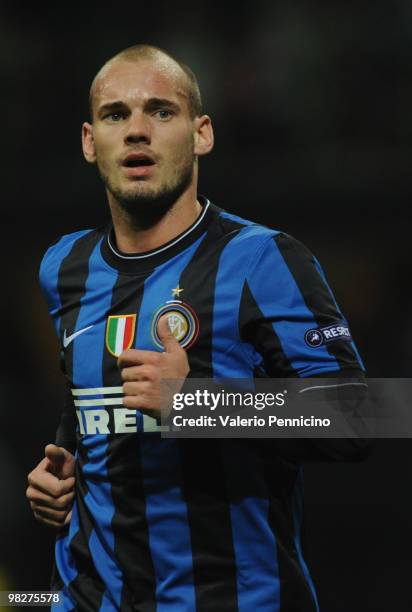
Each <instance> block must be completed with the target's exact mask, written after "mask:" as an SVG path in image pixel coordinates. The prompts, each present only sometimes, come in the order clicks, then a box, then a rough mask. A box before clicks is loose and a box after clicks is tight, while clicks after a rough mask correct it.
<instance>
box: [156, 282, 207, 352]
mask: <svg viewBox="0 0 412 612" xmlns="http://www.w3.org/2000/svg"><path fill="white" fill-rule="evenodd" d="M173 291H175V290H173ZM180 291H183V289H180ZM174 295H175V294H174ZM164 314H167V315H168V319H169V327H170V329H171V332H172V334H173V335H174V337H175V338H176V340H177V341H178V342H179V344H180V346H181V347H183V348H185V349H188V348H190V347H191V346H192V344H193V343H194V342H195V340H196V338H197V337H198V335H199V319H198V318H197V315H196V313H195V311H194V310H193V308H191V307H190V306H189V305H188V304H185V303H184V302H181V301H180V300H171V301H170V302H166V303H165V304H163V306H161V307H160V308H158V309H157V310H156V312H155V313H154V316H153V320H152V338H153V341H154V343H155V344H156V346H158V347H159V348H161V349H163V344H162V343H161V342H160V339H159V336H158V334H157V324H158V322H159V319H160V317H161V316H163V315H164Z"/></svg>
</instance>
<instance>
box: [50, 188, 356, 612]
mask: <svg viewBox="0 0 412 612" xmlns="http://www.w3.org/2000/svg"><path fill="white" fill-rule="evenodd" d="M199 200H200V201H201V203H202V207H203V210H202V214H201V215H200V217H199V218H198V220H197V221H196V222H195V223H194V224H193V225H192V226H191V227H190V228H189V229H188V230H186V231H185V232H184V233H182V234H181V235H179V236H178V237H177V238H175V239H173V240H172V241H170V242H168V243H167V244H165V245H163V246H162V247H160V248H157V249H155V250H153V251H150V252H146V253H140V254H135V255H133V254H128V255H125V254H123V253H121V252H119V251H118V249H117V247H116V243H115V237H114V233H113V229H112V228H111V227H109V228H104V229H98V230H86V231H80V232H76V233H73V234H69V235H66V236H63V237H62V238H61V239H60V240H59V241H58V242H57V243H55V244H54V245H53V246H52V247H50V248H49V250H48V251H47V252H46V254H45V256H44V258H43V261H42V264H41V268H40V281H41V285H42V288H43V291H44V294H45V297H46V300H47V303H48V307H49V311H50V314H51V316H52V318H53V321H54V325H55V328H56V332H57V335H58V337H59V340H60V342H61V349H62V364H63V368H64V372H65V374H66V377H67V380H68V387H69V393H68V398H67V401H66V405H65V408H64V410H63V414H62V417H61V422H60V425H59V428H58V432H57V439H56V443H57V444H59V445H62V446H64V447H66V448H67V449H69V450H71V452H73V453H74V454H75V456H76V495H75V501H74V505H73V513H72V518H71V522H70V525H69V526H67V527H65V528H63V529H61V530H60V532H59V535H58V537H57V540H56V547H55V568H54V572H53V578H52V588H54V589H58V590H61V591H62V593H63V599H64V603H63V606H61V607H59V608H56V610H57V609H59V610H66V611H68V610H82V611H83V610H84V611H87V612H91V611H100V610H104V611H112V610H113V611H114V610H122V611H125V612H131V611H135V612H155V611H156V612H195V611H196V612H209V611H212V610H213V612H235V611H239V612H250V611H254V610H256V611H259V612H285V611H287V612H314V611H316V610H318V604H317V599H316V594H315V590H314V587H313V584H312V581H311V578H310V575H309V572H308V569H307V566H306V564H305V561H304V558H303V555H302V548H301V542H300V530H301V514H302V483H301V471H300V460H299V459H297V458H294V457H293V456H292V457H291V456H290V455H288V454H284V452H283V451H282V447H281V446H277V441H276V440H261V441H257V440H247V439H192V440H190V439H162V438H161V435H160V433H159V427H158V425H157V422H156V421H155V420H154V419H152V418H150V417H148V416H143V415H142V413H141V412H139V411H138V410H128V409H126V408H125V407H124V406H123V405H122V380H121V376H120V372H119V369H118V367H117V357H118V356H119V355H120V353H121V352H122V351H123V350H125V349H126V348H129V347H135V348H139V349H146V350H152V351H161V350H162V345H161V343H160V340H159V338H158V337H157V321H158V320H159V318H160V316H162V314H165V313H169V321H170V324H171V326H172V330H173V333H174V335H175V337H176V338H177V339H178V340H179V342H180V344H181V345H182V346H183V347H185V348H186V350H187V355H188V359H189V365H190V374H189V376H192V377H197V378H217V379H222V378H224V379H226V378H250V379H252V378H253V377H254V376H256V375H257V373H259V375H267V376H270V377H282V378H284V377H289V376H295V377H310V376H324V375H327V374H328V373H334V375H339V374H340V373H347V372H358V373H360V372H361V370H362V369H363V366H362V363H361V361H360V358H359V356H358V354H357V350H356V347H355V345H354V344H353V342H352V340H351V339H350V337H349V338H348V337H347V336H345V335H344V334H343V333H337V334H335V336H334V337H330V338H329V340H330V341H327V342H326V341H324V342H323V343H322V345H321V346H320V345H319V344H317V342H318V340H317V337H318V335H319V334H320V335H322V334H323V337H324V338H325V332H324V331H322V330H327V329H329V330H330V329H334V328H338V327H339V326H340V327H339V329H347V327H346V325H347V324H346V323H345V319H344V317H343V315H342V313H341V312H340V310H339V308H338V306H337V304H336V302H335V300H334V298H333V295H332V293H331V290H330V288H329V286H328V284H327V281H326V279H325V276H324V274H323V272H322V269H321V267H320V265H319V263H318V262H317V260H316V259H315V258H314V256H313V255H312V254H311V253H310V252H309V251H308V250H307V249H306V248H305V247H304V246H303V245H302V244H301V243H299V242H298V241H296V240H295V239H293V238H292V237H291V236H289V235H287V234H285V233H282V232H278V231H275V230H273V229H268V228H266V227H263V226H261V225H258V224H255V223H252V222H250V221H247V220H244V219H241V218H239V217H236V216H234V215H231V214H229V213H227V212H225V211H224V210H222V209H221V208H218V207H217V206H215V205H213V204H211V203H210V202H209V201H208V200H207V199H206V198H199Z"/></svg>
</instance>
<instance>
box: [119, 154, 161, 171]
mask: <svg viewBox="0 0 412 612" xmlns="http://www.w3.org/2000/svg"><path fill="white" fill-rule="evenodd" d="M154 163H155V162H154V161H153V160H152V159H151V158H150V157H147V156H146V155H142V154H141V153H136V154H133V153H132V154H131V155H128V156H127V157H126V159H125V160H124V161H123V166H126V168H138V167H140V166H153V165H154Z"/></svg>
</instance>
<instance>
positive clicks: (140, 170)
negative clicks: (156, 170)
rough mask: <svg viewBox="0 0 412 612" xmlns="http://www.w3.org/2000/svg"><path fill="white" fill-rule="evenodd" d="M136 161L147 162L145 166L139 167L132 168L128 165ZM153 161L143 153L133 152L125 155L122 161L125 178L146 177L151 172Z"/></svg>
mask: <svg viewBox="0 0 412 612" xmlns="http://www.w3.org/2000/svg"><path fill="white" fill-rule="evenodd" d="M136 161H145V162H148V163H147V164H146V165H144V164H143V165H141V166H132V165H129V164H131V163H132V162H136ZM155 163H156V162H155V161H154V159H153V157H151V155H148V154H147V153H144V152H143V151H134V152H132V153H129V154H128V155H126V157H125V158H124V159H123V161H122V164H121V165H122V167H123V169H124V172H125V174H126V176H128V177H129V178H139V177H145V176H148V175H149V174H151V173H152V172H153V167H154V166H155Z"/></svg>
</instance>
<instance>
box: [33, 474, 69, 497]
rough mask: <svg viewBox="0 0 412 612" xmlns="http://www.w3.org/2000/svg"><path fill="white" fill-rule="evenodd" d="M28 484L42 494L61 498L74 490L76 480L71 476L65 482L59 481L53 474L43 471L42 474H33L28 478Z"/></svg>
mask: <svg viewBox="0 0 412 612" xmlns="http://www.w3.org/2000/svg"><path fill="white" fill-rule="evenodd" d="M28 482H29V485H31V486H32V487H34V488H35V489H37V490H38V491H41V492H42V493H46V495H51V496H52V497H60V496H61V495H65V494H66V493H70V492H71V491H72V490H73V489H74V484H75V479H74V477H73V476H70V477H69V478H66V479H64V480H59V479H58V478H56V476H53V474H50V473H49V472H46V471H42V472H40V473H33V472H31V473H30V474H29V476H28Z"/></svg>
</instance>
